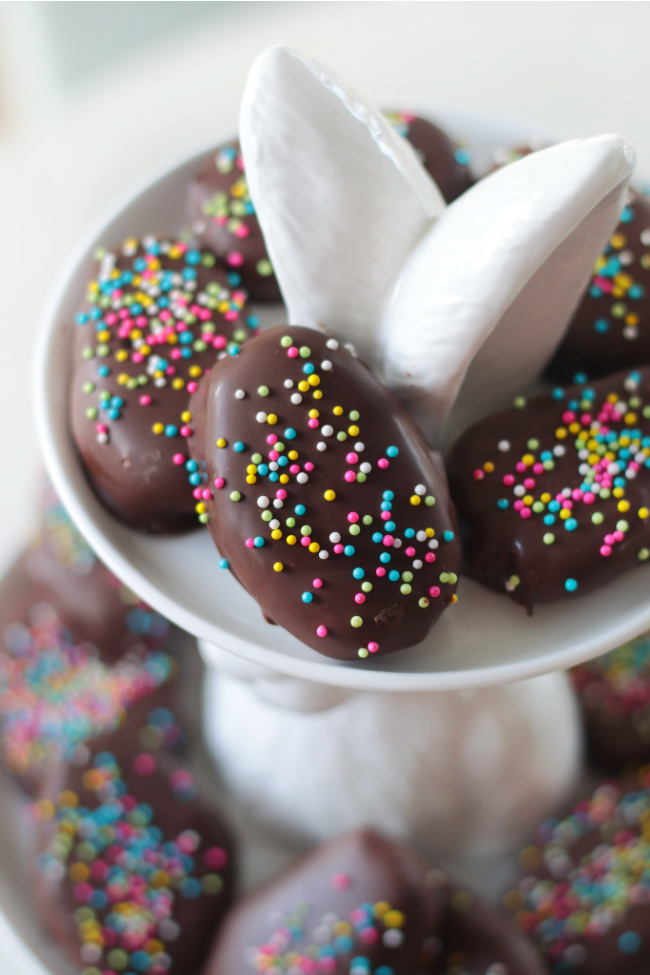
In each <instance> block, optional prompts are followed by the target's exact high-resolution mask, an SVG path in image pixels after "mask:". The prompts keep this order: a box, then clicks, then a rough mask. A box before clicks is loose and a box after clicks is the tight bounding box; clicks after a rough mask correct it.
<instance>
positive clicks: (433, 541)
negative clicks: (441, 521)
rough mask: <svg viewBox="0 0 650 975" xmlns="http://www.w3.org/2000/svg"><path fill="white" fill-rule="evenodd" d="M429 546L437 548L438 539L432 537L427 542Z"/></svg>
mask: <svg viewBox="0 0 650 975" xmlns="http://www.w3.org/2000/svg"><path fill="white" fill-rule="evenodd" d="M429 548H438V539H437V538H432V539H431V541H430V542H429Z"/></svg>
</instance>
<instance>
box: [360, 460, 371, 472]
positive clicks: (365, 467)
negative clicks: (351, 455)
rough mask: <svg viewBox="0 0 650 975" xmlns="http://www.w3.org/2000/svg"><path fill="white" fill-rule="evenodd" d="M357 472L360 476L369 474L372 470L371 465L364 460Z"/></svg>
mask: <svg viewBox="0 0 650 975" xmlns="http://www.w3.org/2000/svg"><path fill="white" fill-rule="evenodd" d="M359 470H360V471H361V473H362V474H369V473H370V471H371V470H372V464H369V463H368V461H367V460H364V462H363V464H359Z"/></svg>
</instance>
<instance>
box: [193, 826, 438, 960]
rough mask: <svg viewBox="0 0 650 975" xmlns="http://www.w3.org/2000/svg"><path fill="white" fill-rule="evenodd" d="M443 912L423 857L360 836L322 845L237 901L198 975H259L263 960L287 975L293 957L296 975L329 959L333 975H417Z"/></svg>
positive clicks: (365, 833) (375, 838)
mask: <svg viewBox="0 0 650 975" xmlns="http://www.w3.org/2000/svg"><path fill="white" fill-rule="evenodd" d="M441 912H442V894H441V891H439V890H435V889H432V888H431V887H430V886H429V885H428V884H427V878H426V870H425V868H424V867H423V865H422V864H421V863H420V862H419V860H418V859H417V858H416V857H415V856H414V855H413V854H412V853H411V852H410V851H409V850H407V849H406V847H404V846H401V845H400V844H398V843H395V842H393V841H391V840H387V839H384V838H383V837H382V836H379V835H378V834H377V833H374V832H373V831H372V830H368V829H366V830H361V831H359V832H355V833H351V834H349V835H347V836H344V837H342V838H340V839H337V840H334V841H333V842H331V843H328V844H326V845H324V846H321V847H319V848H318V849H316V850H315V851H314V852H313V853H310V854H308V855H307V856H306V857H303V858H302V859H301V860H299V861H297V862H296V863H295V864H293V865H292V866H291V867H290V868H289V870H288V871H286V872H285V873H283V874H282V875H281V876H279V877H277V878H274V879H273V880H271V881H270V882H268V883H267V884H265V885H264V886H263V887H261V888H259V889H258V890H256V891H254V892H253V893H252V894H249V895H248V897H246V898H244V899H243V900H242V901H240V902H239V904H237V906H236V907H235V909H234V910H233V911H232V912H231V913H230V915H229V916H228V918H227V920H226V922H225V924H224V926H223V928H222V930H221V933H220V935H219V937H218V938H217V942H216V944H215V947H214V951H213V953H212V955H211V957H210V961H209V962H208V964H207V966H206V968H205V972H204V975H247V973H253V972H259V971H263V970H265V969H264V968H263V967H261V966H262V964H263V963H264V962H266V960H267V959H268V960H269V961H270V959H273V962H274V963H275V968H274V969H273V970H274V971H278V972H279V971H282V972H284V971H285V970H287V971H288V970H291V967H290V965H289V961H288V960H289V958H290V957H291V956H292V955H294V954H295V970H296V971H303V970H304V971H310V970H313V971H314V972H315V971H317V970H321V969H316V968H313V967H312V968H311V969H310V968H309V967H307V966H308V965H309V959H315V960H317V959H319V958H325V957H328V961H329V967H328V968H327V969H326V970H327V972H328V973H330V975H348V973H349V972H351V971H356V970H357V969H358V970H359V971H360V972H361V971H364V972H365V971H367V972H369V973H370V972H381V971H386V972H391V973H392V975H415V973H416V972H418V971H419V963H420V961H421V957H422V953H423V947H424V945H425V942H426V939H427V937H428V936H429V935H430V933H431V931H432V930H435V929H436V928H437V926H438V923H439V919H440V916H441ZM330 959H331V960H330ZM353 959H355V960H356V967H352V965H351V962H352V960H353ZM301 965H303V966H305V967H300V966H301ZM362 966H364V967H362ZM381 966H386V967H385V969H384V968H382V967H381ZM322 970H325V969H322Z"/></svg>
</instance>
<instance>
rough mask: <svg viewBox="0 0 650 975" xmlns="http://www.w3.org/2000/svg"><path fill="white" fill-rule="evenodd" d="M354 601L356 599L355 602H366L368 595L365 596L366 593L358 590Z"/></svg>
mask: <svg viewBox="0 0 650 975" xmlns="http://www.w3.org/2000/svg"><path fill="white" fill-rule="evenodd" d="M354 601H355V603H365V601H366V597H365V596H364V594H363V593H362V592H358V593H357V594H356V596H355V597H354Z"/></svg>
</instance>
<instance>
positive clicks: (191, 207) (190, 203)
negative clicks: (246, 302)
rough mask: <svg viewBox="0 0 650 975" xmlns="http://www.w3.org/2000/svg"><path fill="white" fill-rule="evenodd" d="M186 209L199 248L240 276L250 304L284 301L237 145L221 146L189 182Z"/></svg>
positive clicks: (233, 143) (237, 141) (235, 140)
mask: <svg viewBox="0 0 650 975" xmlns="http://www.w3.org/2000/svg"><path fill="white" fill-rule="evenodd" d="M186 209H187V215H188V218H189V219H190V220H191V221H192V229H193V231H194V233H195V234H196V237H197V239H198V240H199V242H200V244H201V246H202V247H209V248H210V249H211V250H213V251H214V253H215V254H216V255H217V256H218V257H219V259H220V260H221V261H222V262H223V263H224V265H225V266H227V267H228V268H229V270H230V273H231V274H234V275H238V276H239V278H240V279H241V283H242V285H243V287H244V288H246V290H247V291H248V293H249V295H250V297H251V300H252V301H260V302H278V301H281V300H282V295H281V294H280V289H279V287H278V283H277V281H276V279H275V275H274V274H273V267H272V266H271V262H270V260H269V257H268V254H267V253H266V245H265V243H264V238H263V236H262V230H261V228H260V225H259V223H258V222H257V217H256V215H255V207H254V206H253V201H252V200H251V198H250V194H249V192H248V182H247V180H246V175H245V173H244V161H243V159H242V156H241V149H240V145H239V140H237V139H234V140H233V141H232V142H227V143H225V144H224V145H221V146H219V147H218V148H217V149H216V150H215V151H214V153H213V154H212V155H211V156H210V158H209V159H208V160H207V161H206V163H205V166H204V167H203V169H202V170H201V172H200V173H199V175H198V176H197V177H196V179H193V180H192V181H191V182H190V183H189V185H188V187H187V203H186Z"/></svg>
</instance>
